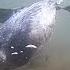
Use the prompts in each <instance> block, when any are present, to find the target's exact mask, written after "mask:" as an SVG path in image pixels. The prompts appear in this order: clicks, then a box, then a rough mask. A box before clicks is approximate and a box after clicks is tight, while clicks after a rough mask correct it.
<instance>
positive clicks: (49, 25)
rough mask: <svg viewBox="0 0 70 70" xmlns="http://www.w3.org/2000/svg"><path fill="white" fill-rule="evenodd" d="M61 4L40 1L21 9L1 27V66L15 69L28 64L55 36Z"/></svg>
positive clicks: (57, 1) (48, 0) (58, 1)
mask: <svg viewBox="0 0 70 70" xmlns="http://www.w3.org/2000/svg"><path fill="white" fill-rule="evenodd" d="M61 2H62V0H42V1H39V2H37V3H34V4H32V5H31V6H29V7H26V8H23V9H20V10H19V11H17V12H16V13H14V14H13V15H12V16H11V17H10V18H9V19H8V20H7V21H5V22H4V23H3V24H2V25H1V26H0V66H1V65H2V66H3V65H4V66H5V67H6V66H7V67H8V66H9V67H11V66H12V67H13V66H21V65H25V64H26V63H28V61H29V60H30V58H31V57H32V55H33V54H34V53H35V52H36V51H37V49H38V48H39V47H40V45H42V44H44V43H47V41H48V40H49V38H50V36H51V34H52V33H53V29H54V25H55V16H56V5H57V4H60V3H61ZM3 68H4V67H3Z"/></svg>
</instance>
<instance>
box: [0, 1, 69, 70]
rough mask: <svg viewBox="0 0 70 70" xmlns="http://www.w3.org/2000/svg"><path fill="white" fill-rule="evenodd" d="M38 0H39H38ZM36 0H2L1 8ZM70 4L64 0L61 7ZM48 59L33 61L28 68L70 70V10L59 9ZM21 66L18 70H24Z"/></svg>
mask: <svg viewBox="0 0 70 70" xmlns="http://www.w3.org/2000/svg"><path fill="white" fill-rule="evenodd" d="M37 1H38V0H37ZM33 2H36V1H34V0H0V8H16V7H22V6H29V5H31V4H32V3H33ZM68 5H70V0H64V3H63V4H62V5H61V7H65V6H68ZM48 56H49V57H48V60H47V61H45V63H41V64H40V63H39V64H38V63H37V62H36V63H35V62H34V63H33V64H34V65H33V64H32V65H29V66H27V68H25V69H26V70H70V12H67V11H65V10H59V11H57V16H56V26H55V32H54V34H53V36H52V39H51V41H50V42H49V45H48ZM23 69H24V67H23V66H22V67H20V68H19V69H17V70H23Z"/></svg>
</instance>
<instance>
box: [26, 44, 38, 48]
mask: <svg viewBox="0 0 70 70" xmlns="http://www.w3.org/2000/svg"><path fill="white" fill-rule="evenodd" d="M26 47H27V48H37V47H36V46H35V45H27V46H26Z"/></svg>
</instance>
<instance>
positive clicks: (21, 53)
mask: <svg viewBox="0 0 70 70" xmlns="http://www.w3.org/2000/svg"><path fill="white" fill-rule="evenodd" d="M24 17H25V16H24ZM22 21H23V19H22ZM30 22H31V21H29V22H22V23H23V24H21V22H20V24H21V28H17V29H16V30H15V29H14V28H13V26H11V25H10V23H8V22H6V23H4V24H3V25H1V27H0V51H1V53H2V54H3V55H4V56H3V55H0V65H2V66H3V65H4V66H7V65H9V66H13V65H14V66H20V65H24V64H26V63H27V62H28V61H29V59H30V58H31V57H32V55H33V53H34V52H36V49H35V48H29V47H28V48H27V47H26V46H27V45H29V44H32V45H35V46H39V45H40V44H39V43H37V42H36V41H35V40H34V41H33V40H32V39H31V38H30V37H29V35H28V33H29V32H31V29H30V25H29V23H30ZM13 25H14V24H13ZM15 26H17V24H16V25H15ZM23 28H24V29H23ZM12 47H13V48H12ZM14 52H17V54H13V55H12V53H14ZM5 56H6V57H5ZM3 68H4V67H3Z"/></svg>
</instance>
